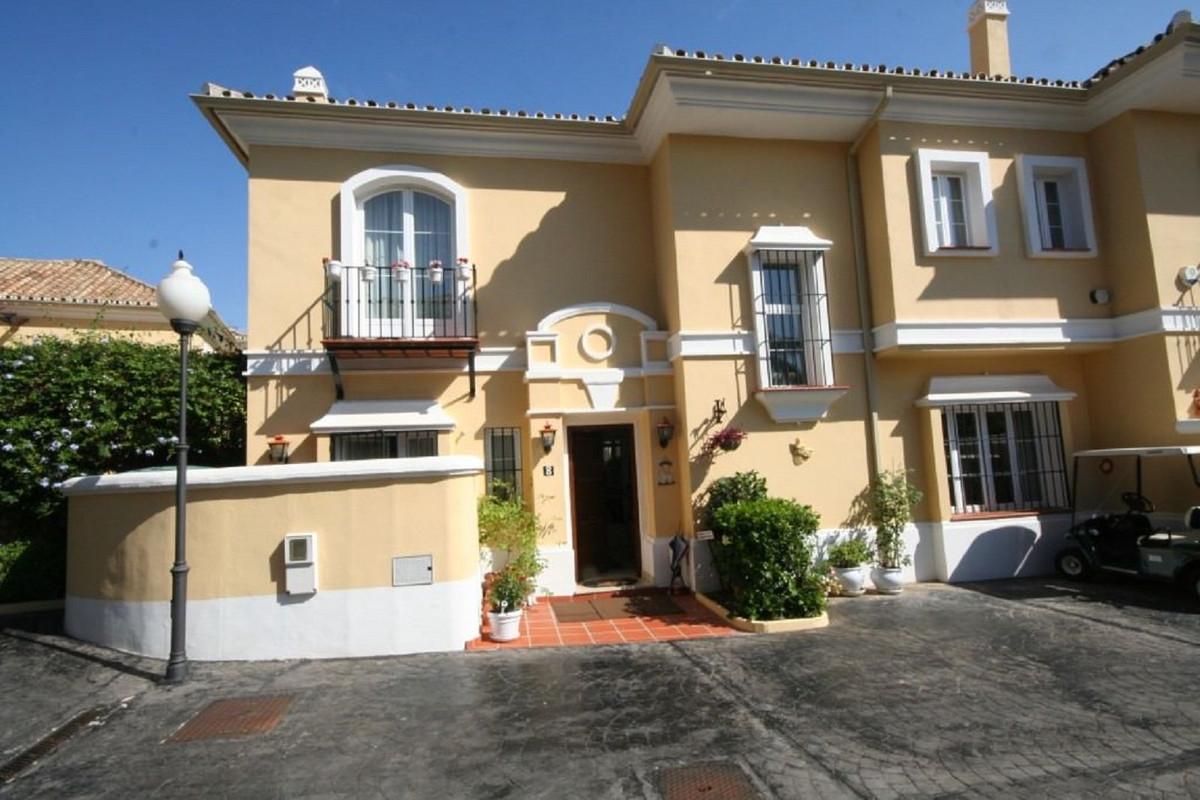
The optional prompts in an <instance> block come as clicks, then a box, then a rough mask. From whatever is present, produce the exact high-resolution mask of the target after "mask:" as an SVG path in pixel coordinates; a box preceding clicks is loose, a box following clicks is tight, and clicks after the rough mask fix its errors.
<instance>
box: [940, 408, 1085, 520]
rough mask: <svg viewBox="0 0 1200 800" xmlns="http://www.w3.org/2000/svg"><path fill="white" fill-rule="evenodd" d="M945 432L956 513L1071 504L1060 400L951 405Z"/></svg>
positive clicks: (944, 412)
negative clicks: (1053, 401)
mask: <svg viewBox="0 0 1200 800" xmlns="http://www.w3.org/2000/svg"><path fill="white" fill-rule="evenodd" d="M942 433H943V438H944V441H945V449H946V466H947V470H946V471H947V473H948V474H949V480H950V496H951V498H952V500H953V506H954V511H955V513H958V514H970V513H979V512H988V511H1044V510H1050V509H1058V508H1066V507H1067V506H1068V505H1070V503H1069V499H1068V496H1067V475H1066V466H1065V464H1066V459H1065V458H1064V456H1063V442H1062V425H1061V422H1060V420H1059V414H1058V404H1057V403H1000V404H996V403H993V404H988V405H962V406H948V407H947V408H944V409H943V410H942Z"/></svg>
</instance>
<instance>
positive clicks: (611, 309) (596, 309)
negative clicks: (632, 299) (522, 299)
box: [526, 303, 658, 335]
mask: <svg viewBox="0 0 1200 800" xmlns="http://www.w3.org/2000/svg"><path fill="white" fill-rule="evenodd" d="M584 314H619V315H620V316H623V317H629V318H630V319H633V320H636V321H637V322H639V323H640V324H641V325H642V327H643V328H645V329H646V330H648V331H656V330H658V323H657V322H655V321H654V318H653V317H651V316H650V315H649V314H645V313H643V312H641V311H638V310H637V309H636V308H630V307H629V306H623V305H621V304H620V303H579V304H577V305H573V306H567V307H566V308H560V309H558V310H557V311H552V312H551V313H549V314H547V315H546V316H544V317H542V319H541V321H540V322H538V324H537V330H538V332H541V333H546V332H548V331H549V330H550V329H551V328H553V327H554V326H555V325H557V324H558V323H560V322H562V321H563V320H565V319H570V318H571V317H579V316H582V315H584ZM526 335H528V334H526Z"/></svg>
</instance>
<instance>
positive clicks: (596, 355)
mask: <svg viewBox="0 0 1200 800" xmlns="http://www.w3.org/2000/svg"><path fill="white" fill-rule="evenodd" d="M596 339H603V340H604V342H603V344H602V345H601V346H599V347H597V346H596V342H595V340H596ZM616 346H617V337H616V336H615V335H613V331H612V328H610V327H608V326H607V325H604V324H602V323H597V324H595V325H592V326H590V327H589V328H588V329H587V330H585V331H584V332H583V336H581V337H579V348H580V349H581V350H583V354H584V355H585V356H587V357H588V358H590V359H591V360H592V361H603V360H604V359H606V358H608V357H609V356H611V355H612V354H613V350H614V349H615V348H616Z"/></svg>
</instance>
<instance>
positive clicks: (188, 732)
mask: <svg viewBox="0 0 1200 800" xmlns="http://www.w3.org/2000/svg"><path fill="white" fill-rule="evenodd" d="M295 699H296V698H295V696H294V695H280V696H278V697H238V698H226V699H223V700H214V701H213V702H211V703H209V704H208V705H207V706H205V707H204V710H203V711H201V712H200V713H199V714H197V715H196V716H194V717H192V718H191V719H190V720H188V721H187V723H186V724H185V725H184V726H183V727H182V728H180V729H179V730H177V731H175V733H173V734H171V736H170V737H169V738H168V739H167V741H169V742H198V741H203V740H206V739H233V738H236V737H239V736H254V735H256V734H260V733H267V732H268V731H271V730H273V729H274V728H275V726H276V725H278V724H279V720H281V719H283V715H284V714H286V713H287V711H288V709H289V708H291V706H292V701H293V700H295Z"/></svg>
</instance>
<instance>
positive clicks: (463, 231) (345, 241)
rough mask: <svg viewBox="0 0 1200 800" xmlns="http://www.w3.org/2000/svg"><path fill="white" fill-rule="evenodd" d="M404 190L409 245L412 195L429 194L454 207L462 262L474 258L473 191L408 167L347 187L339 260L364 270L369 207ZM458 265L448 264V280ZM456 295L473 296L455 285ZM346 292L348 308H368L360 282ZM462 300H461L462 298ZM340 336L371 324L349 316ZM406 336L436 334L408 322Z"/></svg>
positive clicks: (362, 175) (367, 173) (373, 173)
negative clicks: (360, 296)
mask: <svg viewBox="0 0 1200 800" xmlns="http://www.w3.org/2000/svg"><path fill="white" fill-rule="evenodd" d="M399 191H404V192H405V195H404V216H405V240H406V242H407V241H409V239H410V237H411V236H412V235H413V230H414V229H413V226H412V222H413V218H412V192H413V191H418V192H425V193H427V194H431V195H433V196H434V197H437V198H438V199H440V200H443V201H445V202H447V203H449V204H450V208H451V225H452V227H453V230H452V232H451V236H452V238H453V241H454V254H455V257H456V258H463V257H466V256H468V254H469V248H468V233H469V231H470V228H469V219H468V216H467V211H468V209H467V206H468V204H467V190H466V189H465V188H463V186H462V185H461V184H459V183H458V182H456V181H454V180H452V179H450V178H448V177H447V176H445V175H443V174H441V173H440V172H435V171H433V170H430V169H426V168H425V167H417V166H411V165H405V164H394V165H389V166H384V167H372V168H371V169H367V170H363V171H362V172H359V173H358V174H356V175H353V176H351V177H350V178H348V179H347V180H346V181H344V182H343V183H342V186H341V194H340V197H339V209H340V212H341V213H340V220H341V241H340V247H339V259H340V261H341V262H342V263H343V264H345V265H348V266H355V267H361V266H363V265H364V264H365V261H366V244H365V238H366V215H365V213H364V210H363V209H364V206H365V205H366V202H367V201H368V200H370V199H371V198H373V197H377V196H379V195H381V194H387V193H389V192H399ZM412 266H414V267H424V266H426V265H425V264H413V265H412ZM454 266H455V265H454V264H445V265H444V268H445V270H446V275H447V276H448V278H447V280H451V281H453V280H454V277H453V274H454V272H453V271H454ZM455 286H456V291H458V292H463V293H465V292H467V291H469V287H468V286H467V284H466V283H458V282H455ZM343 290H344V291H345V292H346V296H347V307H349V308H366V304H363V303H359V302H358V296H357V295H358V291H359V289H358V283H357V281H353V280H350V281H346V283H345V285H344V287H343ZM460 299H461V298H460ZM466 308H467V309H468V313H473V312H472V310H471V308H472V307H471V304H470V303H467V304H466ZM341 327H342V330H341V331H340V333H341V334H342V335H343V336H350V337H356V336H359V335H361V333H362V332H365V331H368V330H370V328H369V323H368V321H367V320H365V319H364V318H361V317H360V316H359V315H353V314H343V315H342V317H341ZM398 329H399V330H401V331H402V332H403V335H405V336H426V335H428V334H429V332H430V331H428V330H424V329H422V327H420V322H419V321H416V320H404V321H402V323H401V325H400V326H399V328H398Z"/></svg>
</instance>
